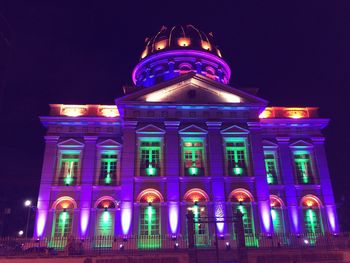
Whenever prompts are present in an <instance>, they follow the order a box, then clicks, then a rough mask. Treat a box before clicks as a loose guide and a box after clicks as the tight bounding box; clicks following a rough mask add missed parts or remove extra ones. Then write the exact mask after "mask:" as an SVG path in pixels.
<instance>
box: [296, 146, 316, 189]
mask: <svg viewBox="0 0 350 263" xmlns="http://www.w3.org/2000/svg"><path fill="white" fill-rule="evenodd" d="M294 166H295V174H296V178H297V183H298V184H314V183H316V180H315V174H314V171H313V164H312V159H311V155H310V153H309V152H305V151H302V152H299V151H298V152H294Z"/></svg>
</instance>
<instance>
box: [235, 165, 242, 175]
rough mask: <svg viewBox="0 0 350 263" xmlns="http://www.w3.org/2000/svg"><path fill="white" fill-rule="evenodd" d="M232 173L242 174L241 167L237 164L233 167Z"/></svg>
mask: <svg viewBox="0 0 350 263" xmlns="http://www.w3.org/2000/svg"><path fill="white" fill-rule="evenodd" d="M233 173H234V174H235V175H242V174H243V168H241V167H239V166H238V165H237V164H236V166H235V167H234V168H233Z"/></svg>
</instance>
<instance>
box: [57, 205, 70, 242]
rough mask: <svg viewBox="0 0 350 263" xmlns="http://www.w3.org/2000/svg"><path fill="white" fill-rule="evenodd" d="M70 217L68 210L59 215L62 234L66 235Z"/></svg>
mask: <svg viewBox="0 0 350 263" xmlns="http://www.w3.org/2000/svg"><path fill="white" fill-rule="evenodd" d="M68 219H69V213H68V212H67V211H63V212H61V213H60V215H59V220H58V229H59V230H61V231H60V232H61V235H62V236H64V234H65V233H64V232H65V229H66V224H67V221H68Z"/></svg>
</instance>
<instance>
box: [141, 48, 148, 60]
mask: <svg viewBox="0 0 350 263" xmlns="http://www.w3.org/2000/svg"><path fill="white" fill-rule="evenodd" d="M147 55H148V50H147V48H146V49H145V50H144V51H143V52H142V54H141V58H145V57H146V56H147Z"/></svg>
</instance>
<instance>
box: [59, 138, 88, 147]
mask: <svg viewBox="0 0 350 263" xmlns="http://www.w3.org/2000/svg"><path fill="white" fill-rule="evenodd" d="M57 146H58V147H84V143H82V142H79V141H77V140H74V139H68V140H65V141H61V142H59V143H58V144H57Z"/></svg>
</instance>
